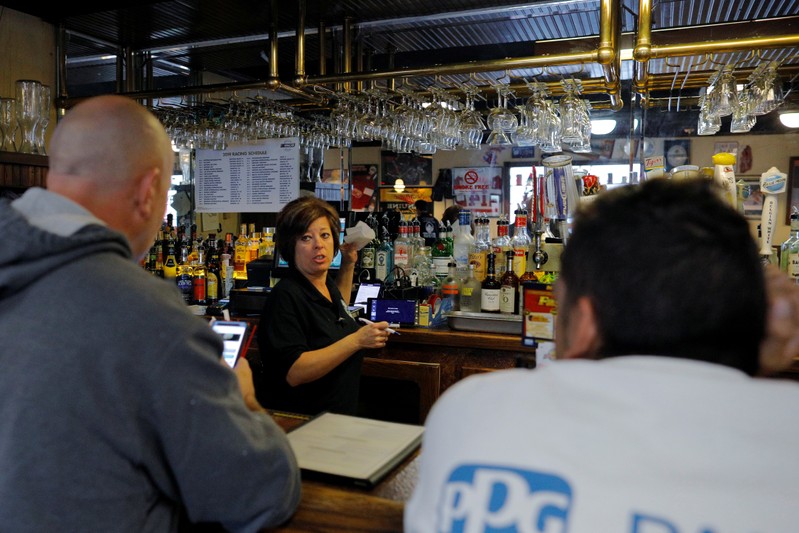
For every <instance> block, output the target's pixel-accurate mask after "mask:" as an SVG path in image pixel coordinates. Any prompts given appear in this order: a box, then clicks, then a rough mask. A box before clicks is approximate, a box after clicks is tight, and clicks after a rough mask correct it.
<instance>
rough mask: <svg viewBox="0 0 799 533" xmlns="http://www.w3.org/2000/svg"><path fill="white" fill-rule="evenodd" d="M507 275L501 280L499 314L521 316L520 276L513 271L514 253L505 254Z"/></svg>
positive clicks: (503, 275)
mask: <svg viewBox="0 0 799 533" xmlns="http://www.w3.org/2000/svg"><path fill="white" fill-rule="evenodd" d="M505 254H506V255H505V257H506V261H505V273H504V274H502V277H501V278H500V280H499V283H500V289H499V312H500V313H504V314H506V315H517V314H519V276H517V275H516V272H514V270H513V260H514V256H515V252H514V251H510V250H508V251H507V252H505Z"/></svg>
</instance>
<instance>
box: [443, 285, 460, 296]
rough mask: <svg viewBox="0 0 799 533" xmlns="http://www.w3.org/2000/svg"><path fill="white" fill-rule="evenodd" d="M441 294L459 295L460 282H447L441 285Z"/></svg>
mask: <svg viewBox="0 0 799 533" xmlns="http://www.w3.org/2000/svg"><path fill="white" fill-rule="evenodd" d="M441 294H443V295H445V296H457V295H458V284H457V283H445V284H443V285H442V286H441Z"/></svg>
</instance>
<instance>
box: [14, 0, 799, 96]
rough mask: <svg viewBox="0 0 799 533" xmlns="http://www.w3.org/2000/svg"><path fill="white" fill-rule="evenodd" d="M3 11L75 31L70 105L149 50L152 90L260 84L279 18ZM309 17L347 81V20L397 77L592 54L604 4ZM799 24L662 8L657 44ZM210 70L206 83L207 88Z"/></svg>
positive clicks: (737, 1) (591, 71)
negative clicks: (562, 53) (540, 56)
mask: <svg viewBox="0 0 799 533" xmlns="http://www.w3.org/2000/svg"><path fill="white" fill-rule="evenodd" d="M4 5H5V6H7V7H10V8H12V9H16V10H19V11H22V12H26V13H30V14H33V15H37V16H40V17H42V18H43V19H45V20H47V21H48V22H52V23H54V24H57V25H61V26H62V27H63V28H65V30H66V34H67V37H68V40H67V46H66V53H67V58H68V73H67V81H68V87H69V93H70V95H72V96H85V95H89V94H96V93H98V92H108V91H109V87H110V86H113V84H114V82H115V79H116V72H117V69H116V66H115V63H114V61H113V60H108V59H102V58H103V57H105V56H109V55H115V54H117V53H119V52H121V51H124V50H126V49H127V50H131V51H133V52H149V54H150V56H151V61H152V67H153V79H152V80H150V81H148V82H147V86H146V88H149V89H158V88H163V87H181V86H189V85H196V84H197V83H209V81H208V80H212V81H211V82H214V81H218V80H231V81H233V82H252V81H258V80H266V79H267V78H268V76H269V65H268V63H267V61H266V60H267V59H268V56H269V52H270V48H269V46H270V44H269V30H270V26H271V24H272V22H273V16H272V15H273V11H272V7H271V5H270V2H268V1H255V0H233V1H224V2H221V1H214V0H170V1H164V2H131V1H117V2H114V1H111V2H105V3H104V4H103V6H104V7H102V8H98V9H96V10H90V9H89V8H87V7H86V6H82V5H81V6H75V5H74V4H73V3H63V4H59V5H57V6H55V7H52V6H49V5H45V4H44V3H42V2H5V3H4ZM298 5H299V2H285V1H284V2H277V4H276V13H277V18H276V29H277V30H278V32H279V35H280V36H281V38H280V39H279V43H278V49H279V61H278V63H279V75H280V78H281V80H283V81H284V83H291V82H292V80H293V77H294V61H295V53H296V38H295V31H296V29H297V20H298V13H299V9H298V7H297V6H298ZM618 5H619V6H620V12H621V16H620V18H621V32H622V34H623V35H624V39H623V40H624V43H623V45H622V47H624V48H631V47H632V45H633V41H632V36H633V35H634V34H635V32H636V30H637V24H638V15H639V14H638V11H639V1H638V0H618ZM306 7H307V12H306V43H305V51H306V70H307V73H308V75H309V76H311V77H313V76H315V75H318V74H319V73H320V72H319V71H320V61H319V48H320V39H319V36H318V28H319V27H320V23H324V25H325V26H326V28H327V29H328V33H327V34H326V44H327V53H326V55H327V61H326V63H325V67H326V70H327V73H328V74H330V73H332V72H337V71H341V61H340V59H339V58H340V56H339V55H338V53H339V52H340V50H341V45H342V42H343V40H344V39H343V36H342V27H343V24H344V21H345V17H351V19H350V20H351V22H352V27H353V29H354V32H353V48H354V49H355V50H363V51H364V55H363V56H361V57H362V61H364V65H363V70H367V69H368V68H369V67H371V69H373V70H385V69H386V68H388V67H389V65H391V64H393V67H394V68H415V67H419V66H431V65H435V64H448V63H455V62H465V61H470V60H484V59H496V58H503V57H519V56H524V55H531V54H532V53H533V50H539V49H540V46H541V43H543V42H547V44H549V43H552V44H551V46H553V47H560V48H562V49H567V50H568V49H570V48H577V49H579V48H580V47H583V48H584V47H586V46H588V45H587V44H586V43H587V42H588V41H589V40H591V38H592V39H593V42H594V43H595V42H596V37H597V36H598V35H599V33H600V1H599V0H564V1H556V0H552V1H528V2H523V3H522V2H512V1H501V0H493V1H492V0H437V1H435V2H431V1H429V0H392V1H390V2H389V1H386V0H341V1H332V2H331V1H329V0H327V1H323V0H307V2H306ZM797 16H799V0H764V1H741V0H654V2H653V4H652V28H653V30H654V33H653V36H656V35H658V32H667V31H668V30H677V29H682V28H686V29H689V30H690V29H693V30H694V32H693V33H691V34H690V35H692V36H693V37H694V38H701V36H702V35H703V34H704V35H712V36H713V38H714V39H725V38H735V37H736V34H735V31H734V28H735V26H734V25H733V23H741V22H749V21H762V20H768V19H788V18H791V17H793V19H791V21H792V24H793V26H788V31H792V30H791V29H792V28H793V31H796V30H795V28H796V17H797ZM797 33H799V31H797ZM697 36H699V37H697ZM653 40H654V37H653ZM591 46H593V45H591ZM536 53H538V52H536ZM772 59H775V60H779V61H781V62H782V63H783V64H784V65H785V66H786V67H790V68H794V67H795V66H797V65H799V49H797V48H796V47H789V48H774V49H766V50H762V51H760V52H758V53H753V52H752V51H748V50H746V51H735V52H730V53H723V54H712V55H710V54H704V55H697V56H688V57H672V58H666V59H661V58H653V59H652V60H651V61H649V64H648V72H649V73H650V74H651V75H653V76H656V75H662V76H664V77H665V78H667V82H666V83H667V84H668V80H671V87H669V88H668V92H673V90H674V86H675V85H676V86H678V87H679V86H683V87H685V86H688V85H689V84H687V83H685V81H686V80H687V79H689V78H691V77H692V76H693V77H696V76H697V73H698V72H703V71H705V72H706V71H712V70H714V69H715V68H717V67H718V66H719V65H722V64H726V63H734V64H736V65H737V66H741V67H746V66H747V65H749V64H755V63H757V62H759V61H764V60H772ZM353 70H357V57H356V58H355V59H353ZM795 70H796V69H794V70H791V72H795ZM200 72H202V73H203V77H204V79H203V80H202V81H198V80H199V78H200V76H199V75H198V73H200ZM507 76H510V77H511V78H513V79H517V80H519V79H528V80H529V79H539V80H543V81H552V80H557V79H558V78H561V77H571V76H574V77H584V78H597V77H601V76H602V69H601V66H600V65H598V64H585V65H567V66H560V67H554V68H546V69H518V70H513V71H506V72H502V71H499V72H488V73H481V74H479V75H476V76H475V77H474V78H472V79H476V80H479V81H480V82H482V83H490V81H491V80H496V79H498V78H501V77H507ZM633 76H634V67H633V61H631V60H628V61H625V62H623V63H622V66H621V72H620V77H621V80H622V83H623V85H624V86H625V88H626V90H629V88H630V80H631V79H632V78H633ZM672 78H673V80H672ZM415 81H416V82H417V83H420V84H421V85H423V86H424V85H429V84H431V83H437V84H444V85H447V84H449V85H457V84H458V83H467V82H469V81H470V77H469V75H468V74H454V75H448V76H443V77H441V78H430V77H423V78H420V79H417V80H415ZM692 81H693V80H692ZM794 82H795V77H794ZM142 83H144V82H142ZM139 88H145V86H144V85H141V86H140V87H139Z"/></svg>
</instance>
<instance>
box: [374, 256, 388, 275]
mask: <svg viewBox="0 0 799 533" xmlns="http://www.w3.org/2000/svg"><path fill="white" fill-rule="evenodd" d="M375 258H376V259H377V264H376V265H375V275H376V276H377V279H386V278H387V277H388V254H387V253H386V252H377V255H376V256H375Z"/></svg>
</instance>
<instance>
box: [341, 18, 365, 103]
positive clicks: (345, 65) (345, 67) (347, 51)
mask: <svg viewBox="0 0 799 533" xmlns="http://www.w3.org/2000/svg"><path fill="white" fill-rule="evenodd" d="M341 67H342V68H341V72H342V79H341V81H342V82H344V92H347V93H348V92H350V91H351V90H352V85H351V84H350V81H348V80H347V77H348V76H349V75H350V73H351V72H352V17H344V53H343V57H342V65H341ZM357 79H360V78H358V77H353V78H352V80H351V81H355V80H357Z"/></svg>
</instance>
